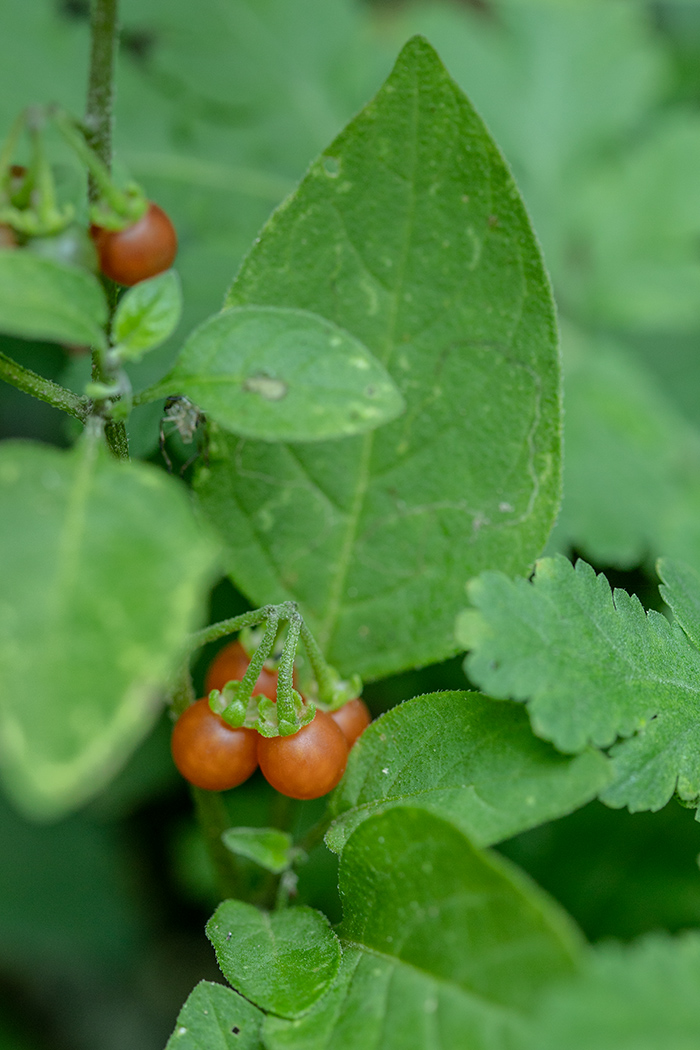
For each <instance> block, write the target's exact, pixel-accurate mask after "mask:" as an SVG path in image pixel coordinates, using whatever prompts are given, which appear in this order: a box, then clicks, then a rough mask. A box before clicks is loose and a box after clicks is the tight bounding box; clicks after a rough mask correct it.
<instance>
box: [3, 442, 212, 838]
mask: <svg viewBox="0 0 700 1050" xmlns="http://www.w3.org/2000/svg"><path fill="white" fill-rule="evenodd" d="M0 508H1V509H0V562H1V563H2V566H3V569H2V573H0V754H1V756H2V763H1V765H2V775H3V777H4V779H5V781H6V784H7V787H8V790H9V791H10V792H11V794H12V795H13V797H14V798H15V801H16V802H17V804H18V805H19V806H20V807H21V808H22V809H23V810H25V812H27V813H29V814H30V815H31V816H34V817H38V818H45V817H57V816H60V815H61V814H63V813H65V812H67V811H68V810H69V809H71V808H73V807H75V806H77V805H79V804H80V803H82V802H84V801H85V800H87V799H88V798H90V797H91V796H92V795H94V794H95V793H96V792H98V791H99V790H100V788H102V787H103V786H104V784H105V783H107V782H108V781H109V779H110V778H111V777H112V776H113V775H114V773H116V771H117V770H118V768H119V767H120V766H121V765H122V763H123V762H124V760H125V759H126V758H127V757H128V755H129V754H130V752H131V751H132V750H133V748H134V747H135V746H136V744H137V743H138V742H139V740H141V738H142V737H143V736H144V735H145V734H146V732H147V731H148V729H149V728H150V726H151V725H152V723H153V720H154V719H155V717H156V715H157V713H158V711H159V709H160V706H161V704H162V694H163V687H164V685H165V684H166V682H167V679H168V677H169V675H170V674H171V673H172V671H173V670H174V669H175V666H176V663H177V661H178V659H179V658H180V656H181V654H182V651H183V646H184V644H185V641H186V638H187V636H188V633H189V631H190V630H191V629H192V627H194V626H195V623H196V621H197V620H198V619H199V617H200V615H201V611H202V605H203V600H204V597H205V594H206V590H207V588H208V586H209V584H210V581H211V577H212V573H213V571H214V568H215V558H216V547H215V546H214V545H213V543H212V541H211V539H210V538H209V536H208V535H207V534H206V533H205V532H203V530H202V528H201V524H200V523H198V522H197V521H196V519H195V517H194V515H193V514H192V510H191V507H190V504H189V501H188V499H187V495H186V492H185V490H184V488H183V487H182V486H181V485H180V484H178V483H177V482H176V481H175V480H174V479H172V478H169V477H168V476H167V475H165V474H164V473H163V472H162V471H159V470H156V469H155V468H153V467H151V466H147V465H146V464H141V463H120V462H117V461H116V460H114V459H112V457H111V456H109V455H108V453H107V452H106V450H105V449H103V447H102V446H101V445H99V444H95V443H93V442H92V441H88V440H85V439H84V440H82V441H81V442H80V443H79V444H78V445H77V446H76V447H75V448H74V449H73V450H71V451H69V452H64V451H61V450H59V449H55V448H49V447H46V446H41V445H32V444H30V443H28V442H7V443H6V444H4V445H3V446H2V448H1V449H0Z"/></svg>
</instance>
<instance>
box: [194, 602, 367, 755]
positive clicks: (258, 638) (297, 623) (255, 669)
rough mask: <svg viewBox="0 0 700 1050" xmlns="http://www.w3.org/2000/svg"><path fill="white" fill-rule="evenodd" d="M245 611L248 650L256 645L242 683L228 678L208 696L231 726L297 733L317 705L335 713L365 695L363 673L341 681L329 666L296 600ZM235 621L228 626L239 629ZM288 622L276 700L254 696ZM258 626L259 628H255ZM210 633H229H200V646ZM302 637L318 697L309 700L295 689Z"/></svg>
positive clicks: (311, 687) (273, 733) (313, 692)
mask: <svg viewBox="0 0 700 1050" xmlns="http://www.w3.org/2000/svg"><path fill="white" fill-rule="evenodd" d="M245 615H246V618H248V622H247V623H246V624H245V625H243V624H240V626H241V627H243V626H245V628H246V629H248V633H247V634H246V642H247V646H246V648H247V649H248V650H249V651H250V649H252V645H251V643H257V645H256V648H254V649H252V652H251V657H250V663H249V665H248V668H247V670H246V672H245V674H244V676H243V678H242V679H241V680H240V681H231V682H227V683H226V685H225V686H224V688H223V689H222V690H221V691H219V690H217V689H214V690H212V692H211V693H210V694H209V706H210V707H211V709H212V711H213V712H214V713H215V714H217V715H220V716H221V718H223V720H224V721H225V722H227V723H228V724H229V725H230V726H233V727H235V728H240V727H243V726H245V727H246V728H248V729H256V730H257V731H258V732H259V733H260V734H262V736H266V737H272V736H292V735H293V734H294V733H298V732H299V730H300V729H301V728H302V727H303V726H305V725H308V724H309V722H311V721H312V720H313V718H314V715H315V714H316V709H317V707H318V708H320V709H321V710H324V711H335V710H337V708H339V707H342V706H343V704H345V703H347V701H348V700H353V699H355V698H356V697H358V696H360V694H361V692H362V681H361V679H360V677H359V676H358V675H352V676H351V677H350V678H349V679H347V680H346V679H342V678H341V677H340V675H339V674H338V672H337V671H336V670H335V669H334V668H333V667H329V666H328V664H327V663H326V661H325V659H324V658H323V654H322V653H321V650H320V649H319V647H318V644H317V643H316V640H315V639H314V637H313V635H312V634H311V631H310V630H309V628H308V627H307V625H306V623H305V622H304V620H303V618H302V616H301V614H300V613H299V611H298V609H297V606H296V603H295V602H283V603H282V604H281V605H269V606H265V608H263V609H259V610H256V611H254V612H252V613H249V614H245ZM234 623H235V624H236V627H238V626H239V625H238V623H237V621H231V627H230V628H229V630H235V629H236V627H234V626H233V625H234ZM258 625H260V626H258ZM284 625H286V635H285V636H284V644H283V645H282V651H281V654H280V656H279V661H278V669H277V699H276V701H274V700H270V699H269V698H268V697H266V696H253V695H252V694H253V690H254V688H255V685H256V683H257V681H258V678H259V677H260V672H261V671H262V669H263V667H264V665H265V663H266V661H268V660H269V658H270V656H271V654H273V653H274V652H275V650H276V645H277V639H278V634H279V632H280V629H281V628H282V627H284ZM221 626H222V627H224V626H227V625H224V624H222V625H221ZM253 627H255V628H256V630H255V631H252V630H250V628H253ZM213 632H216V633H215V634H214V633H213ZM209 633H212V636H213V637H222V636H223V635H224V634H226V633H228V631H226V630H222V631H221V633H218V632H217V628H216V625H215V626H214V627H213V628H211V629H210V632H203V633H202V634H200V636H199V639H198V642H199V644H201V643H202V642H204V641H208V640H210V638H209ZM300 639H301V641H302V642H303V644H304V649H305V651H306V656H307V657H308V662H309V664H310V667H311V671H312V673H313V677H314V681H312V682H310V683H309V688H308V690H307V692H308V693H309V694H311V696H312V697H313V699H311V698H307V699H304V697H303V696H302V695H301V693H299V692H298V691H297V690H296V689H295V688H294V660H295V657H296V653H297V646H298V644H299V640H300ZM277 652H279V649H277Z"/></svg>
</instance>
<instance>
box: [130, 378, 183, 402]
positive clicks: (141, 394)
mask: <svg viewBox="0 0 700 1050" xmlns="http://www.w3.org/2000/svg"><path fill="white" fill-rule="evenodd" d="M174 395H175V391H174V389H173V384H172V383H169V382H168V376H165V377H164V378H163V379H159V380H158V382H157V383H153V384H152V385H151V386H149V387H147V388H146V389H145V390H139V391H137V393H135V394H134V408H138V406H139V405H150V403H151V402H152V401H159V400H160V399H161V398H162V397H171V396H174Z"/></svg>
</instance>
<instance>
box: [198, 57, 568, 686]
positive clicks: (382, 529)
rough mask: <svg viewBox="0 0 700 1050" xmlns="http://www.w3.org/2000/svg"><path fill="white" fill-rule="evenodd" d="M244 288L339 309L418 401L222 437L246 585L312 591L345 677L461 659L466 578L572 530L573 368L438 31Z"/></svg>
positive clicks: (256, 294) (334, 160)
mask: <svg viewBox="0 0 700 1050" xmlns="http://www.w3.org/2000/svg"><path fill="white" fill-rule="evenodd" d="M228 304H229V305H230V306H243V305H249V304H255V305H266V304H267V305H274V306H284V307H290V308H298V309H305V310H312V311H313V312H314V313H317V314H320V315H321V316H323V317H326V318H328V319H329V320H331V321H333V322H334V323H336V324H338V325H340V326H341V327H342V328H343V329H345V330H346V331H348V332H350V333H352V335H353V336H355V337H356V338H357V339H360V340H361V341H362V342H363V343H364V344H365V345H366V346H368V347H369V349H370V350H371V351H372V352H373V353H374V354H375V355H376V356H377V358H378V359H379V360H380V361H381V362H382V363H383V364H384V365H385V366H386V367H387V369H388V370H389V372H390V373H391V374H392V376H393V378H394V380H395V382H396V384H397V386H398V387H399V389H400V391H401V393H402V395H403V396H404V398H405V400H406V403H407V406H408V407H407V411H406V413H405V414H404V415H403V416H402V417H401V418H400V419H398V420H396V421H395V422H393V423H390V424H388V425H387V426H385V427H382V428H380V429H378V430H376V431H373V432H372V433H370V434H368V435H365V436H364V437H358V438H352V439H348V440H346V441H343V442H336V443H334V444H321V445H314V446H310V445H309V446H298V445H290V446H279V445H275V446H270V445H266V444H260V443H256V442H245V443H241V441H240V439H238V438H224V437H222V438H221V439H220V440H218V439H217V441H216V442H215V447H213V448H212V454H211V461H210V467H209V468H208V469H207V468H203V469H202V470H201V471H200V474H199V478H198V481H197V488H198V491H199V495H200V498H201V500H202V504H203V506H204V508H205V510H206V512H207V514H208V516H209V517H210V519H211V520H212V521H213V522H214V523H215V524H216V526H217V528H218V529H219V531H220V533H221V535H222V536H223V537H224V539H225V541H226V543H227V546H228V567H229V572H230V574H231V576H232V578H233V580H234V581H235V582H236V584H237V585H238V586H239V587H240V588H241V589H242V590H243V591H244V592H245V593H246V594H247V595H248V597H249V598H250V599H251V600H252V601H253V602H255V603H256V604H257V603H260V602H267V601H280V600H283V599H291V598H293V599H295V600H298V601H299V602H300V603H301V606H302V609H303V612H304V615H305V616H306V617H307V618H308V619H309V621H310V624H311V626H312V628H313V629H314V631H315V632H316V633H317V636H318V637H319V639H320V643H321V645H322V647H323V649H324V651H325V652H326V654H327V656H328V658H329V659H330V661H331V663H332V664H333V665H334V666H337V667H338V668H339V670H340V671H341V673H343V674H349V673H352V672H353V671H358V672H360V673H361V674H362V675H363V676H365V677H367V678H373V677H380V676H383V675H385V674H388V673H390V672H392V671H396V670H399V669H401V668H406V667H412V666H420V665H423V664H428V663H431V662H433V661H436V660H440V659H442V658H444V657H446V656H448V655H450V654H451V653H454V652H455V650H456V646H455V643H454V638H453V633H452V625H453V619H454V615H455V613H456V611H457V610H458V609H459V607H460V605H461V603H462V601H463V583H464V579H465V577H467V576H470V575H473V574H475V573H477V572H479V571H480V570H481V569H483V568H485V567H487V566H492V565H496V564H498V565H501V566H504V567H506V568H507V570H508V571H513V572H526V571H528V569H529V568H530V565H531V563H532V560H533V558H534V557H536V555H537V554H538V553H539V551H540V550H541V548H542V545H543V543H544V541H545V538H546V536H547V535H548V532H549V529H550V527H551V524H552V521H553V517H554V515H555V513H556V508H557V504H558V499H559V457H560V445H559V420H560V414H559V413H560V405H559V364H558V350H557V344H556V329H555V322H554V313H553V307H552V301H551V296H550V291H549V286H548V283H547V278H546V276H545V273H544V269H543V266H542V260H541V258H540V254H539V250H538V248H537V244H536V242H535V239H534V236H533V234H532V230H531V228H530V224H529V222H528V219H527V216H526V214H525V212H524V209H523V206H522V203H521V201H520V198H519V196H518V193H517V190H516V188H515V185H514V183H513V180H512V178H511V176H510V174H509V172H508V171H507V169H506V167H505V164H504V162H503V159H502V158H501V156H500V154H499V153H498V151H497V149H496V147H495V146H494V144H493V142H492V140H491V138H490V137H489V135H488V133H487V132H486V130H485V128H484V126H483V124H482V123H481V121H480V120H479V118H478V117H477V115H476V114H475V112H474V110H473V109H472V107H471V106H470V104H469V102H468V101H467V99H466V98H465V96H464V95H463V94H462V92H461V91H460V90H459V88H458V87H457V86H456V85H455V84H454V82H453V81H452V80H451V79H450V78H449V76H448V75H447V73H446V72H445V69H444V68H443V66H442V65H441V63H440V61H439V59H438V57H437V55H436V54H435V52H434V51H433V50H432V49H431V48H430V46H429V45H428V44H427V43H426V42H425V41H424V40H421V39H415V40H412V41H410V42H409V43H408V44H407V45H406V47H405V48H404V50H403V51H402V53H401V55H400V56H399V59H398V61H397V63H396V66H395V69H394V71H393V73H392V74H391V76H390V78H389V80H388V81H387V82H386V84H385V85H384V87H383V88H382V89H381V91H380V92H379V94H378V95H377V97H376V98H375V99H374V100H373V101H372V102H370V103H369V105H368V106H366V107H365V109H364V110H363V111H362V112H361V113H360V114H359V116H358V117H356V118H355V120H353V121H352V122H351V123H350V124H349V125H348V127H347V128H346V129H345V131H343V132H342V133H341V135H340V136H339V137H338V138H337V139H336V140H335V141H334V142H333V143H332V144H331V145H330V146H329V147H328V149H327V150H326V151H325V153H324V154H323V156H321V157H320V158H319V159H318V160H317V161H316V162H315V163H314V164H313V165H312V166H311V169H310V171H309V173H308V175H307V176H306V178H305V179H304V181H303V182H302V183H301V186H300V187H299V189H298V190H297V192H296V194H295V195H294V196H292V197H291V198H289V199H288V200H287V201H286V202H285V203H284V205H283V206H282V207H281V208H280V209H279V210H278V211H277V212H276V213H275V214H274V215H273V216H272V218H271V219H270V221H269V223H268V224H267V226H266V227H265V229H264V230H263V232H262V234H261V236H260V239H259V241H258V243H257V244H256V245H255V246H254V248H253V250H252V252H251V253H250V255H249V256H248V259H247V260H246V262H245V263H244V265H243V268H242V270H241V272H240V274H239V276H238V277H237V279H236V281H235V283H234V285H233V287H232V289H231V292H230V294H229V297H228Z"/></svg>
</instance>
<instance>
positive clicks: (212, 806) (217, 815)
mask: <svg viewBox="0 0 700 1050" xmlns="http://www.w3.org/2000/svg"><path fill="white" fill-rule="evenodd" d="M191 790H192V798H193V800H194V805H195V811H196V813H197V821H198V823H199V827H200V830H201V832H202V835H203V837H204V841H205V842H206V844H207V849H208V850H209V857H210V859H211V862H212V865H213V868H214V871H215V873H216V879H217V882H218V884H219V893H220V894H221V896H222V899H223V898H226V897H240V896H241V890H242V880H241V875H240V871H239V869H238V864H237V863H236V858H235V857H234V855H233V853H231V852H230V851H229V850H227V849H226V847H225V846H224V844H223V842H222V841H221V836H222V835H223V833H224V831H226V830H227V828H229V827H230V826H231V821H230V819H229V815H228V812H227V810H226V805H225V804H224V800H223V798H222V797H221V795H220V794H219V793H218V792H216V791H204V790H203V789H202V788H198V787H193V788H192V789H191Z"/></svg>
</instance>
